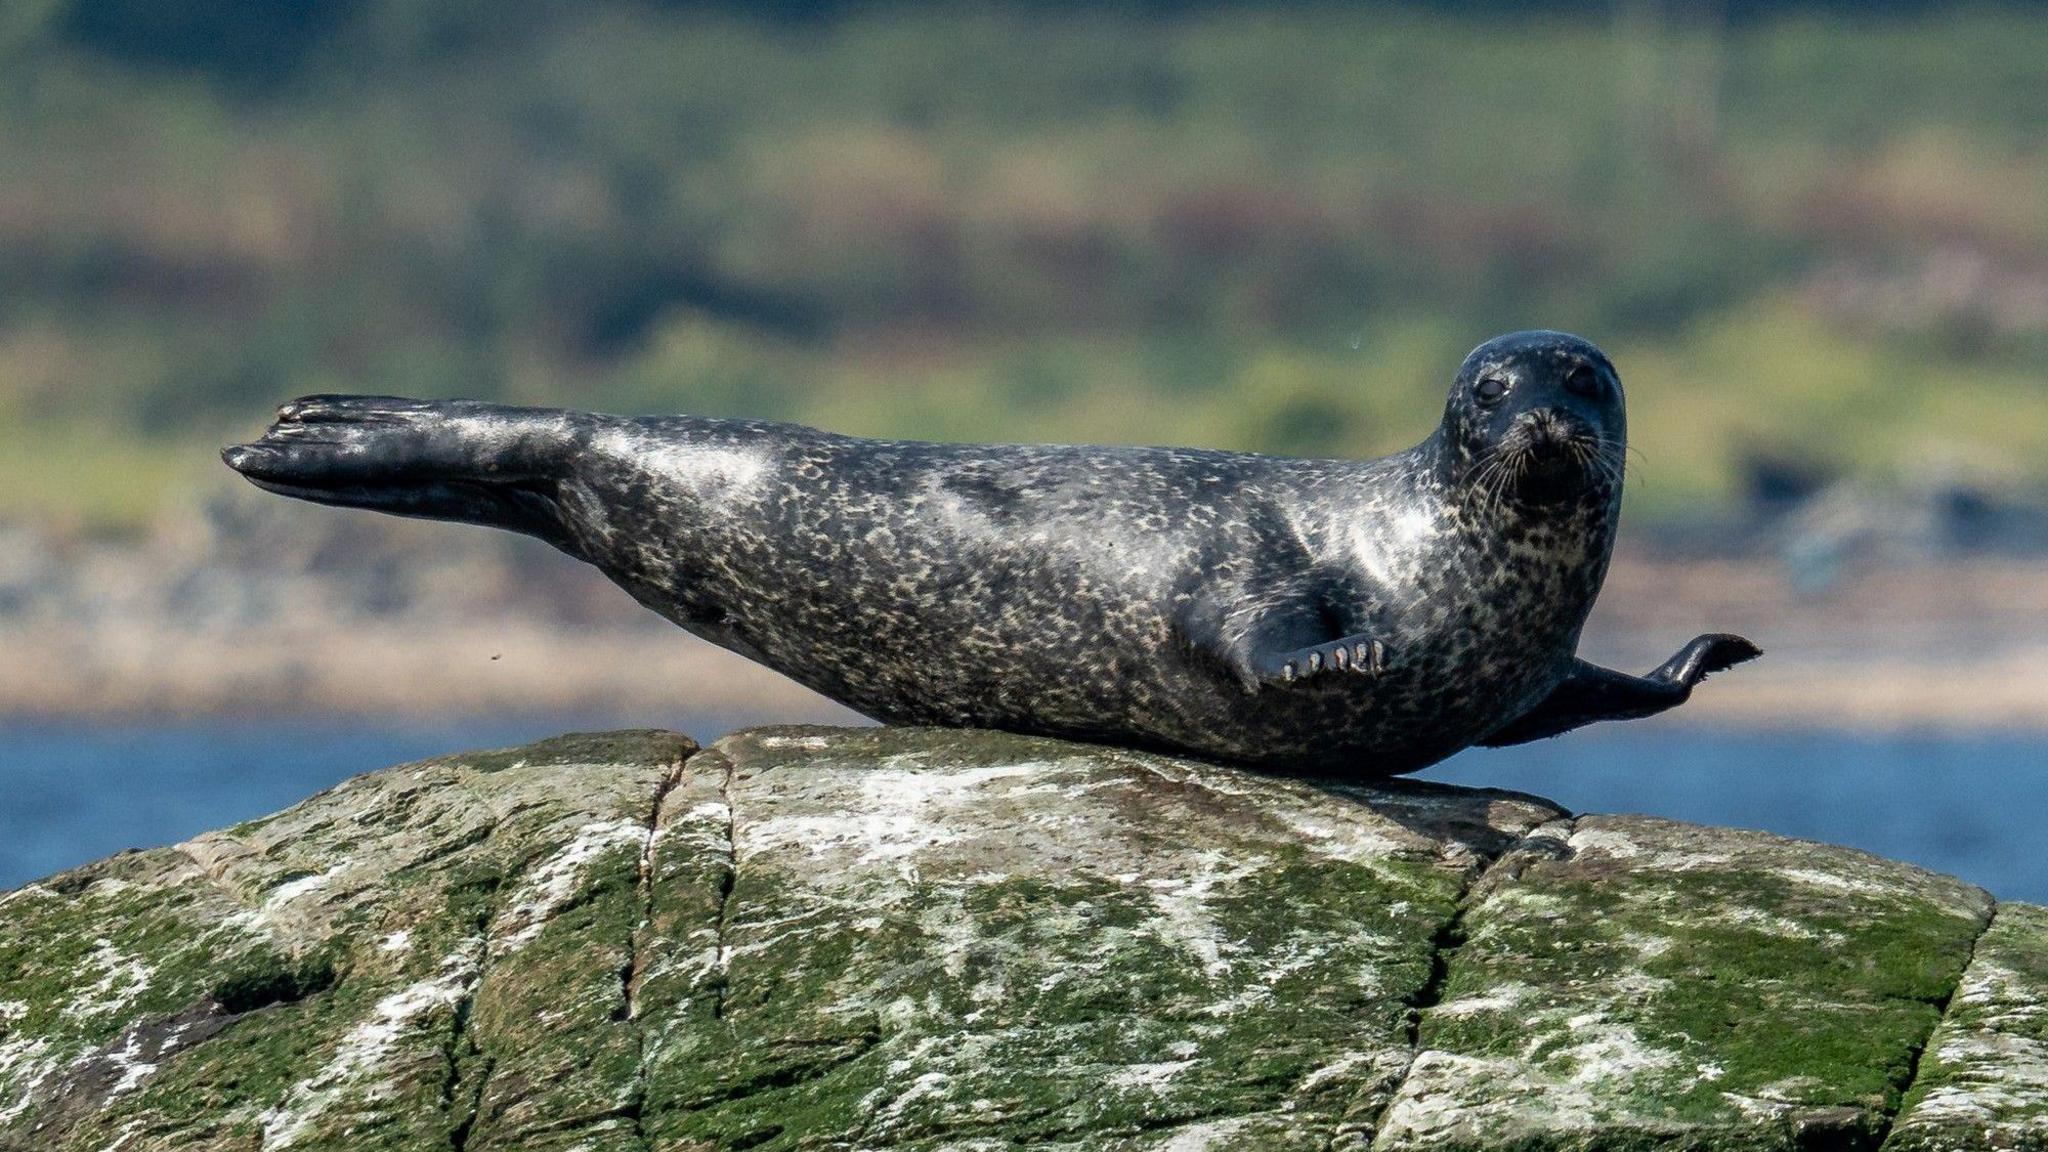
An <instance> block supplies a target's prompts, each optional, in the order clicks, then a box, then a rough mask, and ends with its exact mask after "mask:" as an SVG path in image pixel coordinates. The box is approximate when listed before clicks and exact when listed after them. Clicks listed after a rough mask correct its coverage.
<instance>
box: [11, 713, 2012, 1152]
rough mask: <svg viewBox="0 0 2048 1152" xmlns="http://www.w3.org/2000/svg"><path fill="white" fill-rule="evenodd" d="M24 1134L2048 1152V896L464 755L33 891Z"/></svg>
mask: <svg viewBox="0 0 2048 1152" xmlns="http://www.w3.org/2000/svg"><path fill="white" fill-rule="evenodd" d="M0 1148H4V1149H8V1150H14V1149H21V1150H29V1149H33V1150H36V1152H44V1150H67V1149H77V1150H85V1149H92V1150H106V1152H144V1150H155V1149H166V1150H168V1149H177V1150H180V1152H196V1150H221V1152H227V1150H235V1152H255V1150H271V1149H351V1150H357V1149H392V1150H398V1149H437V1150H453V1152H483V1150H485V1149H531V1150H561V1152H570V1150H575V1152H611V1150H635V1152H638V1150H643V1149H654V1150H676V1152H681V1150H699V1149H703V1150H710V1149H745V1148H757V1149H795V1148H815V1149H870V1148H872V1149H920V1150H926V1149H929V1150H936V1149H997V1148H1003V1149H1012V1148H1027V1149H1043V1150H1053V1149H1071V1150H1081V1149H1089V1150H1093V1149H1104V1150H1132V1152H1136V1150H1140V1149H1153V1150H1159V1152H1167V1150H1173V1152H1196V1150H1201V1149H1216V1150H1224V1149H1276V1150H1277V1149H1314V1150H1325V1149H1365V1148H1372V1149H1388V1150H1392V1149H1471V1150H1479V1149H1503V1150H1505V1149H1517V1150H1538V1149H1558V1150H1564V1149H1573V1150H1587V1152H1590V1150H1596V1149H1597V1150H1609V1149H1611V1150H1617V1152H1618V1150H1634V1149H1651V1148H1674V1149H1677V1148H1684V1149H1729V1150H1734V1149H1743V1150H1751V1149H1758V1150H1771V1149H1786V1150H1792V1149H1826V1148H1844V1149H1849V1148H1866V1149H1877V1148H1885V1149H1899V1150H1909V1149H1913V1150H1917V1149H1927V1150H1933V1149H1943V1150H1949V1149H1957V1150H1960V1149H2006V1150H2011V1149H2043V1148H2048V910H2044V909H2042V908H2038V907H2031V906H2026V905H2020V904H2010V903H2007V904H1998V903H1995V902H1994V901H1993V900H1992V899H1991V897H1989V896H1988V895H1986V894H1985V893H1984V892H1982V891H1980V890H1978V889H1976V888H1973V887H1971V886H1969V885H1967V884H1964V883H1961V882H1960V881H1957V880H1953V879H1949V878H1947V877H1943V876H1938V875H1934V874H1931V873H1928V872H1924V871H1921V870H1918V869H1915V868H1911V867H1907V866H1905V865H1902V864H1896V863H1891V862H1888V861H1885V860H1881V859H1878V858H1875V857H1871V856H1868V855H1864V854H1862V853H1858V852H1853V851H1849V850H1846V849H1840V848H1832V847H1826V846H1823V845H1817V844H1809V843H1802V842H1797V841H1790V840H1785V839H1782V838H1778V837H1773V836H1768V835H1763V834H1759V833H1753V832H1744V831H1734V830H1728V829H1716V828H1703V827H1696V826H1691V825H1684V824H1677V823H1673V822H1670V821H1664V820H1657V819H1652V818H1648V817H1637V816H1576V817H1575V816H1572V815H1569V814H1567V813H1565V812H1563V811H1561V810H1559V809H1557V808H1556V807H1554V806H1552V805H1550V804H1548V803H1546V802H1544V801H1541V800H1537V799H1534V798H1530V797H1526V796H1519V795H1514V794H1511V793H1503V792H1476V791H1467V790H1459V789H1452V788H1447V787H1440V786H1428V785H1418V784H1402V783H1398V782H1397V783H1392V784H1387V785H1382V786H1375V787H1339V786H1331V787H1318V786H1315V785H1312V784H1309V783H1304V782H1300V781H1293V780H1282V779H1274V778H1269V777H1261V776H1256V775H1251V774H1247V773H1244V772H1239V771H1234V770H1230V769H1223V768H1216V767H1212V766H1208V765H1203V764H1197V763H1191V762H1187V761H1181V760H1174V759H1169V758H1162V757H1157V756H1147V755H1141V754H1136V753H1129V752H1121V751H1114V750H1106V749H1100V748H1090V747H1084V746H1079V745H1071V744H1061V743H1056V742H1051V741H1042V740H1031V739H1024V738H1018V737H1011V736H1000V735H993V734H988V733H977V732H940V731H924V730H903V729H880V730H874V729H869V730H852V729H849V730H833V729H766V730H758V731H753V732H746V733H741V734H739V735H736V736H733V737H730V738H728V739H726V740H723V741H721V742H719V743H718V744H717V745H715V746H714V747H712V748H709V749H705V750H702V751H699V750H697V749H696V748H694V747H693V746H692V745H690V744H689V743H688V742H687V741H686V740H684V739H683V738H681V737H678V736H674V735H670V734H666V733H658V732H624V733H611V734H604V735H591V736H574V737H563V738H561V739H557V740H552V741H547V742H544V743H541V744H536V745H533V746H531V747H527V748H520V749H513V750H508V751H500V752H486V753H475V754H468V755H460V756H453V757H448V758H445V759H441V760H435V761H430V762H426V763H422V764H415V765H408V766H404V767H399V768H393V769H390V770H388V771H384V772H379V773H373V774H370V775H367V776H363V777H360V778H358V779H355V780H352V781H350V782H348V783H346V784H343V785H341V786H340V787H338V788H336V789H334V790H332V791H330V792H327V793H325V794H322V795H320V796H317V797H314V798H313V799H311V800H309V801H307V802H305V803H304V804H301V805H299V806H298V807H295V808H293V809H291V810H289V811H286V812H283V813H280V814H278V815H276V816H273V817H270V818H267V819H263V820H258V821H254V822H252V823H248V824H244V825H241V826H238V827H235V828H231V829H228V830H226V831H223V832H219V833H213V834H209V835H205V836H201V837H199V838H197V839H195V840H192V841H190V842H187V843H184V844H180V845H176V846H174V847H171V848H163V849H156V850H151V851H146V852H133V853H126V854H123V855H120V856H116V857H113V858H111V859H108V860H105V861H102V862H100V863H97V864H94V865H90V866H88V867H85V868H82V869H79V870H77V871H74V872H70V873H66V874H64V875H61V876H56V877H53V878H50V879H48V880H45V881H43V882H41V883H37V884H33V885H30V886H28V887H26V888H23V889H20V890H18V891H15V892H13V893H9V894H6V895H5V896H0Z"/></svg>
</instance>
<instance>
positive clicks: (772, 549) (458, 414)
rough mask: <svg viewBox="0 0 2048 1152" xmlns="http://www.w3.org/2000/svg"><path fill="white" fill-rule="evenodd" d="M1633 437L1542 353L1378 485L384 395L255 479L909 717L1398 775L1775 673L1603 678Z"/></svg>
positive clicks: (1455, 393)
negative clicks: (548, 545)
mask: <svg viewBox="0 0 2048 1152" xmlns="http://www.w3.org/2000/svg"><path fill="white" fill-rule="evenodd" d="M1495 392H1498V393H1499V395H1497V396H1496V395H1494V393H1495ZM1624 437H1625V425H1624V423H1623V412H1622V401H1621V391H1620V381H1619V380H1618V378H1616V377H1615V375H1614V372H1613V369H1612V367H1611V366H1610V365H1609V364H1608V362H1607V359H1606V357H1604V356H1602V355H1601V354H1600V352H1599V351H1598V350H1597V349H1595V348H1593V347H1592V345H1590V344H1587V343H1585V342H1584V341H1581V340H1578V339H1577V338H1575V337H1570V336H1565V335H1563V334H1560V333H1521V334H1516V335H1514V336H1510V337H1503V338H1501V339H1499V340H1496V341H1493V342H1490V343H1489V344H1486V345H1483V346H1482V347H1481V348H1480V349H1478V350H1477V351H1475V352H1474V353H1473V355H1472V357H1471V358H1469V359H1468V360H1467V361H1466V363H1465V366H1464V368H1463V369H1461V371H1460V372H1459V375H1458V380H1457V382H1456V383H1455V384H1454V386H1453V389H1452V394H1451V399H1450V402H1449V404H1448V405H1447V407H1446V411H1445V415H1444V420H1443V422H1442V424H1441V425H1440V426H1439V427H1438V429H1437V431H1436V432H1435V434H1433V435H1432V436H1431V437H1430V438H1429V439H1427V440H1426V441H1424V442H1423V443H1422V444H1420V445H1418V446H1417V447H1415V448H1413V449H1410V450H1408V451H1406V452H1402V453H1398V454H1396V455H1393V456H1388V457H1385V458H1383V459H1379V460H1373V461H1369V462H1364V463H1359V462H1352V461H1343V460H1296V459H1285V458H1279V457H1271V456H1257V455H1245V454H1237V453H1226V452H1208V451H1198V450H1192V449H1179V448H1129V447H1070V446H1022V445H969V444H931V443H919V442H904V441H882V440H867V439H857V438H852V437H846V436H837V435H832V434H829V433H826V432H820V431H816V430H814V429H810V428H804V427H799V426H795V425H788V424H776V423H767V422H762V421H749V420H715V419H706V418H700V417H691V416H673V417H641V418H626V417H616V416H604V415H596V414H591V413H582V412H568V411H558V410H545V409H526V408H511V407H503V406H498V405H490V404H482V403H475V402H468V401H454V402H422V401H409V400H396V399H388V398H377V397H312V398H309V399H307V400H303V401H300V402H298V403H296V404H292V405H287V406H286V407H285V408H284V409H282V410H281V411H280V413H279V422H278V424H277V425H276V426H275V427H274V428H273V429H272V430H271V431H270V432H269V433H268V434H267V435H266V436H265V437H264V438H263V440H261V441H259V442H257V443H255V444H252V445H245V446H242V447H239V448H234V449H230V450H229V451H228V454H227V458H228V462H229V463H230V464H231V465H232V466H234V467H235V468H236V469H237V470H238V471H241V472H242V473H244V474H245V475H247V476H248V477H249V478H250V479H252V480H254V481H255V482H256V483H258V484H260V485H262V486H264V487H266V488H270V489H272V490H275V491H279V492H283V493H286V494H288V495H293V496H298V497H302V498H305V499H310V500H316V501H320V502H324V503H331V504H342V505H350V506H358V507H370V508H376V509H379V510H383V511H387V512H395V513H399V514H404V515H415V516H429V517H438V518H443V519H454V520H465V521H474V522H481V523H488V524H495V525H498V526H500V527H505V528H511V529H514V530H517V531H523V532H528V533H531V534H533V535H537V536H540V537H542V538H544V539H547V540H549V541H551V542H552V543H554V544H556V545H557V546H558V547H561V548H562V549H564V550H565V551H568V552H569V553H571V554H572V555H575V556H578V557H581V558H583V559H585V560H588V561H589V562H591V563H592V564H595V565H597V566H598V567H599V568H601V569H603V570H604V572H605V573H606V574H607V575H608V576H610V577H611V578H612V579H613V580H615V581H617V582H618V583H619V584H620V585H621V586H623V587H624V588H625V589H626V590H627V591H628V592H630V593H632V595H633V596H634V597H635V598H636V599H637V600H639V601H640V602H641V603H642V604H644V605H646V606H648V607H649V608H652V609H653V610H655V611H656V612H659V613H661V614H662V615H664V616H666V617H667V618H669V619H670V620H673V621H675V622H676V623H677V624H679V625H681V626H682V627H684V628H686V629H688V630H689V631H691V632H693V633H695V634H697V635H699V636H702V637H704V638H705V639H707V640H710V641H711V642H713V643H715V644H719V645H721V646H723V647H726V648H729V649H732V650H733V651H736V652H739V653H742V654H744V655H746V656H748V657H751V658H753V659H755V660H758V661H760V662H762V663H764V664H766V665H768V666H769V667H772V668H774V669H776V670H778V671H780V672H783V673H785V674H787V675H788V676H790V677H792V678H793V679H795V680H797V681H799V682H800V683H803V684H805V685H807V686H809V687H811V688H814V689H816V690H817V691H819V692H821V693H823V694H824V695H826V696H829V697H831V698H833V699H835V700H839V701H843V702H844V703H846V704H848V705H850V706H852V707H854V708H856V709H858V710H860V711H862V712H865V713H867V714H869V715H871V716H874V717H876V718H878V719H881V720H885V721H888V722H891V723H898V724H936V725H949V726H977V727H991V728H1002V729H1009V730H1013V731H1021V732H1034V733H1044V734H1050V735H1055V736H1063V737H1070V738H1076V739H1083V740H1093V741H1101V742H1108V743H1117V744H1129V745H1138V746H1144V747H1150V748H1160V749H1169V750H1173V751H1179V752H1187V753H1193V754H1196V755H1199V756H1206V757H1211V758H1215V759H1219V760H1226V761H1232V762H1238V763H1244V764H1250V765H1256V766H1263V767H1271V768H1280V769H1287V770H1297V771H1311V772H1317V773H1328V774H1337V775H1351V776H1376V775H1387V774H1393V773H1399V772H1406V771H1412V770H1414V769H1416V768H1419V767H1422V766H1424V765H1427V764H1429V763H1432V762H1434V761H1436V760H1438V759H1441V758H1442V757H1444V756H1447V755H1449V754H1450V753H1452V752H1455V751H1457V750H1458V749H1460V748H1463V747H1465V746H1467V745H1470V744H1473V743H1478V742H1491V743H1507V742H1513V741H1514V740H1518V739H1531V738H1534V737H1536V736H1542V735H1550V734H1553V732H1555V731H1562V730H1564V729H1565V728H1568V727H1571V726H1573V725H1575V724H1577V723H1584V722H1586V721H1587V720H1591V719H1602V718H1611V717H1617V716H1625V715H1643V714H1647V713H1648V712H1651V711H1657V710H1660V709H1661V708H1665V707H1670V706H1671V705H1672V704H1675V703H1677V702H1679V701H1681V700H1683V699H1684V697H1685V694H1686V693H1687V692H1689V691H1690V689H1691V686H1692V684H1693V683H1695V682H1697V680H1698V679H1699V678H1700V677H1701V676H1703V675H1705V673H1706V672H1709V671H1713V670H1715V669H1716V668H1719V667H1725V666H1726V665H1727V664H1729V663H1733V662H1734V661H1735V660H1739V659H1742V658H1746V656H1747V655H1752V654H1754V649H1753V648H1750V647H1749V646H1748V644H1747V642H1745V641H1739V640H1736V638H1733V637H1702V638H1701V639H1700V640H1699V641H1695V643H1694V644H1693V645H1692V646H1689V648H1688V649H1687V650H1686V651H1683V652H1681V653H1680V654H1679V656H1677V657H1674V658H1673V662H1672V663H1671V664H1668V665H1667V666H1666V667H1665V668H1664V669H1660V670H1659V671H1658V673H1654V674H1652V676H1651V677H1647V678H1637V677H1626V676H1622V675H1621V674H1619V673H1610V672H1606V671H1605V670H1602V669H1596V668H1593V666H1591V665H1586V664H1583V663H1581V662H1578V661H1576V660H1575V659H1574V656H1573V652H1574V649H1575V648H1576V646H1577V642H1578V637H1579V631H1580V628H1581V626H1582V625H1583V624H1584V622H1585V619H1586V615H1587V613H1588V612H1589V611H1590V610H1591V608H1592V605H1593V600H1594V597H1595V596H1596V595H1597V594H1598V592H1599V589H1600V584H1601V580H1602V577H1603V576H1604V575H1605V573H1606V569H1607V562H1608V555H1609V553H1610V551H1611V549H1612V545H1613V541H1614V533H1615V526H1616V519H1617V514H1618V511H1619V507H1620V500H1621V476H1622V468H1621V460H1622V457H1621V452H1622V443H1623V440H1624ZM683 691H684V689H683V688H682V687H681V686H679V688H678V692H679V694H681V693H682V692H683Z"/></svg>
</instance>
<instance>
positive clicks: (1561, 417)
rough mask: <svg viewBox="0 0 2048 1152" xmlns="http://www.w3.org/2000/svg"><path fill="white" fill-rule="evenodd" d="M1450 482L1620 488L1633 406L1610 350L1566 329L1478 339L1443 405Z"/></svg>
mask: <svg viewBox="0 0 2048 1152" xmlns="http://www.w3.org/2000/svg"><path fill="white" fill-rule="evenodd" d="M1440 431H1441V434H1442V436H1443V438H1444V440H1445V442H1446V444H1447V446H1448V447H1449V448H1450V449H1451V451H1450V452H1449V453H1448V454H1447V456H1446V458H1445V461H1444V463H1445V464H1446V465H1447V472H1448V474H1447V475H1446V476H1445V477H1444V479H1445V480H1446V481H1447V482H1449V483H1452V484H1456V485H1466V486H1470V487H1472V488H1474V489H1476V490H1478V491H1479V492H1481V493H1483V494H1485V495H1486V496H1487V497H1488V498H1489V499H1492V500H1495V501H1499V500H1502V499H1508V498H1513V499H1516V500H1519V501H1522V502H1526V503H1531V504H1557V503H1561V502H1565V501H1569V500H1573V499H1575V498H1578V497H1580V496H1582V495H1584V494H1585V492H1586V490H1587V489H1588V487H1589V486H1593V485H1600V484H1605V485H1608V486H1611V487H1612V488H1613V489H1614V490H1615V492H1616V493H1617V494H1618V493H1619V491H1620V488H1621V480H1622V459H1623V457H1622V452H1623V450H1624V447H1625V445H1626V444H1627V441H1628V411H1627V406H1626V404H1625V403H1624V402H1623V399H1622V391H1621V377H1620V375H1619V374H1618V373H1616V372H1615V370H1614V365H1613V364H1612V363H1610V362H1609V361H1608V359H1607V356H1606V354H1605V353H1603V352H1601V351H1600V349H1598V348H1596V347H1594V346H1593V345H1592V344H1591V343H1590V342H1588V341H1586V340H1582V339H1580V338H1579V337H1577V336H1573V335H1571V334H1570V333H1568V332H1549V331H1537V332H1513V333H1510V334H1508V335H1506V336H1499V337H1496V338H1494V339H1492V340H1488V341H1487V342H1486V343H1484V344H1481V345H1480V346H1479V347H1477V348H1474V349H1473V350H1472V352H1471V354H1470V355H1468V356H1466V357H1465V362H1464V363H1463V364H1462V365H1460V366H1459V368H1458V374H1457V377H1456V379H1455V380H1454V381H1453V383H1452V385H1451V392H1450V398H1449V399H1448V400H1447V401H1446V402H1445V404H1444V418H1443V424H1442V427H1441V430H1440Z"/></svg>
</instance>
